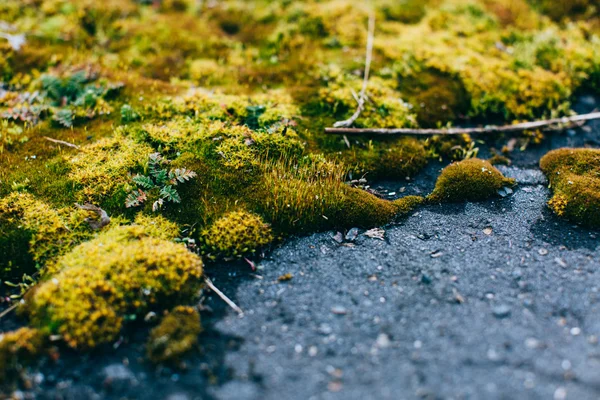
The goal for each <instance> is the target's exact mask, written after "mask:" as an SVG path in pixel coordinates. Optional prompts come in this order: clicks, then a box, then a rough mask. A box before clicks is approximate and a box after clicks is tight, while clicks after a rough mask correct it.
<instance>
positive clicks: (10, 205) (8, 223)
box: [0, 193, 92, 279]
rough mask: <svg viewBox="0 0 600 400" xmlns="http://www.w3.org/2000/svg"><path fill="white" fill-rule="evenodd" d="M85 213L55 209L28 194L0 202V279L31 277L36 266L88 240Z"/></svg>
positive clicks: (88, 234) (12, 196) (0, 200)
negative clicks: (27, 275)
mask: <svg viewBox="0 0 600 400" xmlns="http://www.w3.org/2000/svg"><path fill="white" fill-rule="evenodd" d="M86 216H87V215H86V213H85V212H81V211H76V210H66V209H61V210H56V209H54V208H52V207H50V206H49V205H48V204H46V203H44V202H42V201H40V200H38V199H36V198H35V197H34V196H32V195H31V194H28V193H13V194H11V195H10V196H7V197H5V198H3V199H0V222H1V223H0V248H1V249H2V254H3V257H1V258H0V277H2V279H7V278H14V277H18V278H20V276H21V275H22V274H23V273H29V274H31V273H32V272H34V271H35V270H36V266H41V265H44V264H45V263H46V262H48V261H50V260H52V259H54V258H56V257H57V256H59V255H61V254H64V253H65V252H66V251H68V250H69V249H70V248H72V247H73V246H75V245H76V244H78V243H80V242H82V241H84V240H86V239H89V238H90V237H91V236H92V232H91V230H90V229H89V227H88V225H87V224H86V223H85V221H84V219H85V217H86Z"/></svg>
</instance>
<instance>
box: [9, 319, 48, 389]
mask: <svg viewBox="0 0 600 400" xmlns="http://www.w3.org/2000/svg"><path fill="white" fill-rule="evenodd" d="M45 343H46V335H45V334H43V333H42V332H41V331H39V330H37V329H32V328H20V329H18V330H16V331H12V332H5V333H0V385H2V384H8V383H10V382H13V381H14V380H16V378H17V377H18V376H19V374H20V372H21V370H22V369H23V367H24V366H25V365H27V364H29V363H31V362H33V361H34V360H35V359H36V358H37V357H38V356H39V355H40V354H41V353H42V351H43V350H44V346H45ZM0 387H1V386H0Z"/></svg>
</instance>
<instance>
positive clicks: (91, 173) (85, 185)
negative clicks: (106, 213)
mask: <svg viewBox="0 0 600 400" xmlns="http://www.w3.org/2000/svg"><path fill="white" fill-rule="evenodd" d="M151 153H153V150H152V148H151V147H150V146H148V145H145V144H140V143H137V142H135V141H133V140H132V139H129V138H126V137H122V136H120V135H115V136H113V137H111V138H104V139H100V140H99V141H97V142H95V143H92V144H89V145H86V146H84V147H82V148H81V152H79V153H76V154H75V155H73V156H72V157H70V159H69V162H70V165H71V172H70V173H69V175H68V177H69V179H70V180H72V181H73V182H74V183H75V184H76V185H77V187H79V188H80V190H79V191H78V194H77V197H78V198H79V201H80V202H90V203H93V204H97V205H101V206H102V205H105V204H106V205H107V206H110V207H116V206H117V205H122V204H124V199H125V195H126V193H127V191H128V189H129V186H130V183H131V176H130V174H131V173H133V172H135V171H136V170H138V171H140V170H142V171H143V168H144V166H145V165H146V163H147V161H148V156H149V155H150V154H151Z"/></svg>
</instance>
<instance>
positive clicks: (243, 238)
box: [201, 210, 273, 259]
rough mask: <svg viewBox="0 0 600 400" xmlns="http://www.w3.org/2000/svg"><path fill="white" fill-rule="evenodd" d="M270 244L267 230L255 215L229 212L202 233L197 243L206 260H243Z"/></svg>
mask: <svg viewBox="0 0 600 400" xmlns="http://www.w3.org/2000/svg"><path fill="white" fill-rule="evenodd" d="M272 241H273V234H272V232H271V227H270V226H269V225H268V224H266V223H265V222H264V221H263V220H262V218H261V217H260V216H258V215H255V214H252V213H249V212H247V211H243V210H240V211H232V212H229V213H227V214H225V215H223V216H222V217H221V218H219V219H217V220H216V221H215V222H214V223H213V224H211V225H210V226H209V227H208V228H207V229H205V230H203V231H202V234H201V243H202V244H203V247H204V252H205V253H206V254H207V256H208V257H209V258H213V259H214V258H218V257H224V258H230V257H243V256H247V255H250V254H253V253H255V252H256V251H257V250H258V249H260V248H261V247H264V246H266V245H267V244H269V243H271V242H272Z"/></svg>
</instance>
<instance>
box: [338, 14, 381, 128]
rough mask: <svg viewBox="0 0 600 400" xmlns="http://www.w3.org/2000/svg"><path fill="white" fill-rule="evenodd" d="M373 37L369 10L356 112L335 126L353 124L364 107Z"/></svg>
mask: <svg viewBox="0 0 600 400" xmlns="http://www.w3.org/2000/svg"><path fill="white" fill-rule="evenodd" d="M374 39H375V13H374V12H371V14H370V15H369V34H368V37H367V54H366V56H365V73H364V75H363V84H362V89H361V90H360V94H359V95H358V98H356V97H355V99H356V101H357V102H358V108H357V109H356V112H354V114H352V116H351V117H350V118H348V119H347V120H345V121H338V122H336V123H335V124H333V126H334V127H336V128H348V127H350V126H352V124H354V121H356V119H357V118H358V117H359V116H360V113H362V112H363V109H364V108H365V102H366V101H367V83H368V82H369V74H370V72H371V60H372V59H373V41H374Z"/></svg>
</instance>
